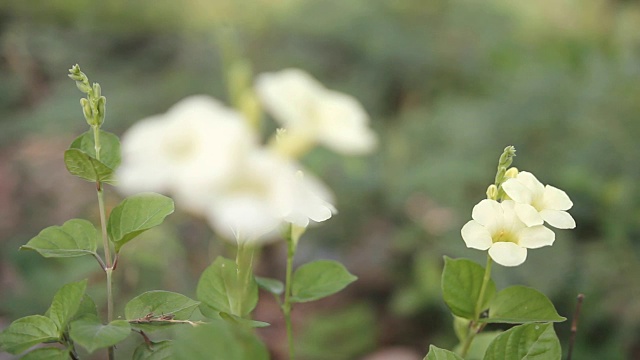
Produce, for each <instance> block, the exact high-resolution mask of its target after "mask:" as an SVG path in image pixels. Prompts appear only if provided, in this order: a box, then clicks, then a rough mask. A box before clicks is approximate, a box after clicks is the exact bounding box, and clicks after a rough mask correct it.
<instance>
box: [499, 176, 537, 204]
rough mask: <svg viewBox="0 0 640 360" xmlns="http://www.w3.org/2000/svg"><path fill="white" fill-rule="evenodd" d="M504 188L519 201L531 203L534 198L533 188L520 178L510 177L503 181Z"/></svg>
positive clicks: (511, 196)
mask: <svg viewBox="0 0 640 360" xmlns="http://www.w3.org/2000/svg"><path fill="white" fill-rule="evenodd" d="M502 189H503V190H504V192H505V193H507V195H509V197H510V198H511V199H513V200H514V201H515V202H517V203H521V204H530V203H531V201H532V200H533V194H532V193H531V190H529V188H527V187H526V186H525V185H524V184H523V183H522V182H520V181H519V180H518V179H509V180H507V181H505V182H504V183H502Z"/></svg>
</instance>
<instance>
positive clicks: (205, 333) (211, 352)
mask: <svg viewBox="0 0 640 360" xmlns="http://www.w3.org/2000/svg"><path fill="white" fill-rule="evenodd" d="M172 348H173V359H178V360H181V359H184V360H187V359H189V360H267V359H269V353H268V351H267V349H266V347H265V346H264V344H262V343H261V342H260V340H258V338H257V337H256V336H255V334H253V333H252V332H250V331H248V330H247V329H246V328H244V327H239V326H235V325H232V324H229V323H228V322H226V321H213V322H211V323H210V324H206V325H201V326H196V327H194V328H190V329H187V330H185V331H182V332H181V333H180V334H178V336H177V337H176V339H175V340H174V344H173V346H172Z"/></svg>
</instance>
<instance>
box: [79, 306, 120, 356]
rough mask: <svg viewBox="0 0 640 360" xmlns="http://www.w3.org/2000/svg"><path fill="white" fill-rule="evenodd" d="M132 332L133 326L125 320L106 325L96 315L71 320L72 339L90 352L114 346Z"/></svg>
mask: <svg viewBox="0 0 640 360" xmlns="http://www.w3.org/2000/svg"><path fill="white" fill-rule="evenodd" d="M130 333H131V326H129V323H128V322H127V321H125V320H114V321H112V322H110V323H109V324H107V325H104V324H102V323H101V322H100V320H99V319H98V318H97V317H95V316H91V315H88V316H83V317H82V318H80V319H78V320H75V321H73V322H71V331H70V332H69V335H70V336H71V339H72V340H73V341H75V342H76V343H78V344H80V346H82V347H83V348H85V349H86V350H87V351H88V352H90V353H92V352H94V351H95V350H97V349H101V348H106V347H109V346H113V345H115V344H117V343H119V342H121V341H122V340H124V339H126V337H127V336H129V334H130Z"/></svg>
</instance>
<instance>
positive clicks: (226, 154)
mask: <svg viewBox="0 0 640 360" xmlns="http://www.w3.org/2000/svg"><path fill="white" fill-rule="evenodd" d="M255 144H256V136H255V134H254V133H252V132H251V129H250V128H249V127H248V126H247V125H246V123H245V121H244V120H243V118H242V117H241V116H240V115H239V114H238V113H237V112H235V111H233V110H231V109H229V108H227V107H225V106H224V105H222V104H221V103H219V102H218V101H217V100H215V99H213V98H211V97H209V96H205V95H198V96H190V97H187V98H185V99H183V100H181V101H180V102H178V103H176V104H175V105H174V106H172V107H171V108H170V109H169V110H168V111H167V112H166V113H165V114H161V115H155V116H151V117H148V118H145V119H143V120H140V121H139V122H138V123H136V124H135V125H133V126H132V127H131V128H130V129H129V130H128V131H127V132H126V133H125V134H124V135H123V137H122V159H123V162H122V165H121V167H120V168H119V170H118V173H117V175H118V180H119V185H120V190H122V191H123V192H125V193H135V192H139V191H158V192H172V191H179V190H182V189H186V188H197V187H200V186H205V184H206V185H207V186H211V184H220V183H224V182H227V181H229V180H228V179H229V178H230V177H232V176H234V174H233V173H234V171H235V169H236V167H237V165H236V164H237V162H238V161H241V159H242V158H243V157H245V156H247V154H248V153H249V152H250V151H252V150H253V148H254V147H255V146H256V145H255Z"/></svg>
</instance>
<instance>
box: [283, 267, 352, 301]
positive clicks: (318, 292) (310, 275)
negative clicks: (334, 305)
mask: <svg viewBox="0 0 640 360" xmlns="http://www.w3.org/2000/svg"><path fill="white" fill-rule="evenodd" d="M357 279H358V278H357V277H356V276H354V275H352V274H351V273H349V271H348V270H347V269H346V268H345V267H344V265H342V264H340V263H339V262H337V261H331V260H316V261H312V262H310V263H307V264H304V265H302V266H300V267H299V268H298V269H296V271H295V272H294V274H293V282H292V285H291V295H292V297H291V301H292V302H307V301H313V300H318V299H322V298H324V297H327V296H329V295H333V294H335V293H337V292H338V291H340V290H342V289H344V288H345V287H346V286H347V285H349V284H350V283H352V282H354V281H356V280H357Z"/></svg>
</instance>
